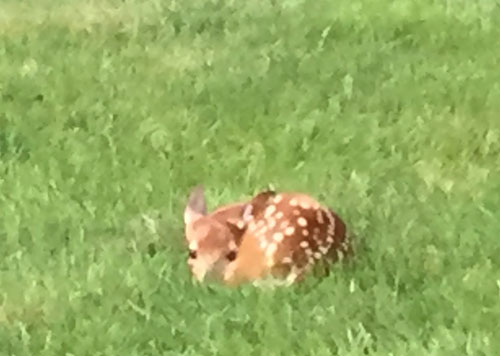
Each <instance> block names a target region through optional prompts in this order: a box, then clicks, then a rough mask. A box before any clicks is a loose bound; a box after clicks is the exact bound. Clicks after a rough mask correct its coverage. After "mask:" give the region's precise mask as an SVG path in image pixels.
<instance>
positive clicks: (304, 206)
mask: <svg viewBox="0 0 500 356" xmlns="http://www.w3.org/2000/svg"><path fill="white" fill-rule="evenodd" d="M300 207H301V208H302V209H309V208H310V207H311V206H310V205H309V204H308V203H307V202H305V201H302V202H300Z"/></svg>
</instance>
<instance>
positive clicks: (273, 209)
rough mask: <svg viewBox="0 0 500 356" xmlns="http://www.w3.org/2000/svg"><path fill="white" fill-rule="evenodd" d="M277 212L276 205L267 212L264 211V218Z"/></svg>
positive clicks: (269, 207)
mask: <svg viewBox="0 0 500 356" xmlns="http://www.w3.org/2000/svg"><path fill="white" fill-rule="evenodd" d="M275 211H276V206H275V205H269V206H268V207H267V208H266V210H265V211H264V217H266V218H268V217H270V216H271V215H272V214H273V213H274V212H275Z"/></svg>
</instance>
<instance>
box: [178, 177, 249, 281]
mask: <svg viewBox="0 0 500 356" xmlns="http://www.w3.org/2000/svg"><path fill="white" fill-rule="evenodd" d="M244 206H245V205H244V204H234V205H232V206H228V207H226V208H225V209H224V208H223V209H219V210H216V211H215V212H212V213H210V214H208V213H207V207H206V202H205V196H204V190H203V187H202V186H197V187H195V188H194V189H193V190H192V191H191V193H190V195H189V198H188V201H187V205H186V207H185V210H184V225H185V238H186V242H187V244H188V249H189V256H188V265H189V268H190V270H191V273H192V274H193V276H194V277H195V278H196V279H197V280H198V281H203V280H204V279H205V278H206V277H211V278H214V277H215V278H217V277H220V276H222V275H223V271H224V270H225V268H226V266H227V264H228V263H230V262H232V261H233V260H234V259H235V258H236V255H237V250H238V244H239V238H240V237H241V235H242V233H243V225H242V224H243V221H242V220H240V218H241V217H242V216H243V211H244Z"/></svg>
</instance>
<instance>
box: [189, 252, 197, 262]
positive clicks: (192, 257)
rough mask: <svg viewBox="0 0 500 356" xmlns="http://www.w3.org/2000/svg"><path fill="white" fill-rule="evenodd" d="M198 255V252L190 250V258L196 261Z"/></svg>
mask: <svg viewBox="0 0 500 356" xmlns="http://www.w3.org/2000/svg"><path fill="white" fill-rule="evenodd" d="M196 256H198V254H197V253H196V250H189V258H191V259H193V260H194V259H195V258H196Z"/></svg>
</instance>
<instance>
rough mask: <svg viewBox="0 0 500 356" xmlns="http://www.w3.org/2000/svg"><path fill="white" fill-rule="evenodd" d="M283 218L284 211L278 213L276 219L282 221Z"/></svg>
mask: <svg viewBox="0 0 500 356" xmlns="http://www.w3.org/2000/svg"><path fill="white" fill-rule="evenodd" d="M282 217H283V212H282V211H278V212H277V213H276V219H281V218H282Z"/></svg>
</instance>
